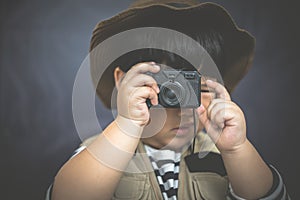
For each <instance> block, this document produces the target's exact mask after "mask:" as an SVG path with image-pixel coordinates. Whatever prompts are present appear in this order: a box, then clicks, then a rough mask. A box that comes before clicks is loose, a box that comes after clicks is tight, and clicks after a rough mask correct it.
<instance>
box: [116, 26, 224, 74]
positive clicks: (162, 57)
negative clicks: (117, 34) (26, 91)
mask: <svg viewBox="0 0 300 200" xmlns="http://www.w3.org/2000/svg"><path fill="white" fill-rule="evenodd" d="M168 39H169V40H168V41H165V45H167V46H168V49H171V50H174V49H180V51H184V52H185V53H186V54H189V55H193V54H195V55H196V53H197V52H195V51H196V49H194V48H193V47H192V46H191V45H188V42H187V41H186V38H181V40H178V38H176V39H174V38H172V37H170V38H168ZM141 40H143V42H146V43H154V42H155V41H154V38H152V36H151V35H148V36H147V38H146V40H148V41H145V38H141ZM196 41H197V42H198V43H199V44H200V45H201V46H202V47H203V48H204V49H205V50H206V51H207V53H208V54H209V55H210V56H211V58H212V59H213V61H214V62H215V64H216V65H217V66H219V65H223V68H224V65H225V64H226V60H225V56H224V48H223V39H222V35H221V34H220V33H218V32H217V31H215V30H208V31H203V33H201V34H200V35H198V36H197V37H196ZM137 42H138V41H137ZM148 61H154V62H156V63H159V64H165V65H167V66H169V67H172V68H174V69H183V70H185V69H186V70H195V66H193V65H192V64H191V63H190V62H188V61H187V60H186V59H184V58H183V57H182V56H180V55H178V54H176V53H174V52H170V51H165V50H162V49H154V48H144V49H137V50H134V51H130V52H128V53H126V54H124V55H122V56H120V57H119V58H117V59H116V60H115V61H114V62H113V63H112V64H111V65H113V66H115V67H117V66H119V67H120V69H122V70H123V71H124V72H127V71H128V70H129V69H130V68H131V67H132V66H133V65H135V64H137V63H141V62H148ZM223 68H222V69H223ZM221 73H222V72H221Z"/></svg>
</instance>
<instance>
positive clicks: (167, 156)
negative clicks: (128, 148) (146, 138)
mask: <svg viewBox="0 0 300 200" xmlns="http://www.w3.org/2000/svg"><path fill="white" fill-rule="evenodd" d="M145 149H146V152H147V154H148V156H149V158H150V161H151V164H152V167H153V169H154V173H155V175H156V178H157V181H158V184H159V187H160V190H161V192H162V195H163V198H164V200H177V191H178V174H179V162H180V157H181V153H176V152H174V151H171V150H157V149H153V148H151V147H150V146H147V145H145Z"/></svg>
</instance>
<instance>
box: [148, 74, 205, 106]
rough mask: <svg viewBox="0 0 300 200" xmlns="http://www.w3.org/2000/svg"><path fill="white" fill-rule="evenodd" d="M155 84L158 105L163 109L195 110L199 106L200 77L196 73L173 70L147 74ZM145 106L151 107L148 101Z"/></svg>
mask: <svg viewBox="0 0 300 200" xmlns="http://www.w3.org/2000/svg"><path fill="white" fill-rule="evenodd" d="M146 74H147V75H150V76H152V77H153V78H154V80H155V81H156V82H157V85H158V87H159V89H160V92H159V94H158V103H159V105H160V106H162V107H165V108H197V107H199V106H200V104H201V98H200V97H201V94H200V92H201V89H200V87H201V75H200V74H199V72H198V71H184V70H175V69H165V70H160V71H159V72H158V73H151V72H147V73H146ZM146 103H147V106H148V107H149V108H150V107H151V106H152V104H151V102H150V100H149V99H148V100H147V101H146Z"/></svg>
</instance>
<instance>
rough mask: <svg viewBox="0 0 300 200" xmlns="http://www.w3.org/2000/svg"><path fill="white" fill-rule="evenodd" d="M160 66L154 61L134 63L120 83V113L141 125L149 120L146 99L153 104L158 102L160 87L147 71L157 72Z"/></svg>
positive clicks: (118, 98) (118, 99)
mask: <svg viewBox="0 0 300 200" xmlns="http://www.w3.org/2000/svg"><path fill="white" fill-rule="evenodd" d="M159 70H160V67H159V66H158V65H157V64H155V63H154V62H144V63H138V64H136V65H134V66H133V67H132V68H131V69H130V70H129V71H128V72H127V73H126V74H125V75H124V77H123V79H122V80H121V81H120V83H119V87H118V96H117V106H118V115H119V116H121V117H123V118H125V119H129V120H130V121H131V122H132V123H134V124H135V125H138V126H139V127H143V126H145V125H146V124H147V123H148V121H149V117H150V114H149V109H148V107H147V104H146V100H147V99H150V101H151V103H152V105H157V104H158V96H157V94H158V93H159V88H158V86H157V83H156V81H155V80H154V79H153V78H152V77H151V76H149V75H146V74H145V73H146V72H152V73H157V72H159Z"/></svg>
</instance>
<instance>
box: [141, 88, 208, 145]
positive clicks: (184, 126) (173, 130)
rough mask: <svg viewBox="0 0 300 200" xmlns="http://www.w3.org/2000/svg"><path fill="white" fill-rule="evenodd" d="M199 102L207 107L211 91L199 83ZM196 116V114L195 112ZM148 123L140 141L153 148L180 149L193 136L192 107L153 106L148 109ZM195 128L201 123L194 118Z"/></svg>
mask: <svg viewBox="0 0 300 200" xmlns="http://www.w3.org/2000/svg"><path fill="white" fill-rule="evenodd" d="M201 90H202V91H205V92H201V103H202V105H203V106H204V107H206V108H207V107H208V105H209V103H210V101H211V99H212V97H213V96H212V95H213V94H212V93H210V92H208V89H207V87H206V85H204V84H201ZM195 117H196V114H195ZM150 119H151V121H150V123H149V124H148V125H147V126H146V127H145V129H144V132H143V138H142V141H143V142H144V143H145V144H148V145H150V146H152V147H154V148H157V149H160V148H163V147H165V148H168V149H172V150H180V149H182V148H183V147H185V146H186V145H189V144H190V142H191V141H192V139H193V137H194V120H193V110H192V109H180V108H166V109H165V108H154V109H150ZM196 126H197V130H198V131H199V130H202V129H203V125H202V124H201V123H200V122H199V120H198V119H196Z"/></svg>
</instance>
